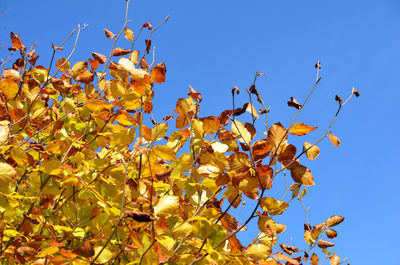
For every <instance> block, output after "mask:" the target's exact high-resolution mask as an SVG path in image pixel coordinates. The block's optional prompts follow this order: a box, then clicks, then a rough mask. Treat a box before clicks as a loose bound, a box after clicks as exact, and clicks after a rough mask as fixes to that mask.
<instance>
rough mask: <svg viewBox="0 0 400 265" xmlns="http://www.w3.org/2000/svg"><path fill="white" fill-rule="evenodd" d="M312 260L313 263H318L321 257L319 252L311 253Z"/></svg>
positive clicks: (313, 264)
mask: <svg viewBox="0 0 400 265" xmlns="http://www.w3.org/2000/svg"><path fill="white" fill-rule="evenodd" d="M310 261H311V265H318V261H319V258H318V256H317V254H315V253H313V254H312V255H311V259H310Z"/></svg>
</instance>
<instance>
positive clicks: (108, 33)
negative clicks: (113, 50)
mask: <svg viewBox="0 0 400 265" xmlns="http://www.w3.org/2000/svg"><path fill="white" fill-rule="evenodd" d="M104 33H105V34H106V37H107V39H113V38H115V37H117V35H115V34H114V33H112V32H111V31H109V30H108V29H104Z"/></svg>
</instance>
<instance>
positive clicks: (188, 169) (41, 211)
mask: <svg viewBox="0 0 400 265" xmlns="http://www.w3.org/2000/svg"><path fill="white" fill-rule="evenodd" d="M128 6H129V1H127V10H128ZM126 13H128V12H126ZM167 20H168V17H167V18H166V19H165V20H164V21H163V22H162V23H161V24H160V25H159V26H157V27H154V28H153V26H152V25H151V24H150V23H148V22H147V23H144V24H143V26H142V28H141V30H140V32H139V33H138V34H137V36H136V37H135V36H134V33H133V31H132V30H131V29H129V28H128V27H127V26H128V23H129V21H128V18H127V17H126V18H125V24H124V26H123V27H122V29H121V31H120V32H119V33H118V34H117V35H115V34H114V33H112V32H111V31H109V30H107V29H105V30H104V32H105V35H106V37H107V38H109V39H113V40H114V41H113V44H112V48H111V51H110V54H109V55H108V56H105V55H103V54H100V53H97V52H93V53H92V56H93V59H88V61H79V62H75V63H74V64H72V63H71V62H70V58H71V56H72V54H73V53H74V51H75V48H76V41H77V40H78V37H79V34H80V32H81V31H82V30H83V29H84V28H85V27H78V29H77V32H76V33H77V34H76V35H75V46H74V48H73V49H72V51H71V52H70V54H69V56H68V57H67V58H59V59H57V54H58V51H60V50H62V49H63V47H62V46H63V45H64V43H65V42H66V41H68V40H69V39H70V38H71V37H72V36H73V35H74V33H75V32H73V33H71V35H70V36H68V37H67V39H66V40H65V41H63V42H62V43H61V44H60V45H58V46H55V45H53V47H52V50H53V53H52V59H51V63H50V67H48V68H45V67H43V66H40V65H36V61H37V58H38V55H37V54H35V50H34V46H35V45H32V47H31V48H30V49H27V48H26V46H25V45H24V44H23V42H22V40H21V38H20V36H18V35H16V34H14V33H11V43H12V46H11V48H10V49H9V50H10V51H11V52H12V54H13V55H14V56H15V55H16V54H17V55H18V58H17V59H16V60H15V62H13V64H12V65H8V64H9V62H11V60H8V61H5V62H4V63H3V64H2V68H3V69H5V70H4V71H2V72H3V74H2V76H1V79H0V114H1V121H0V150H1V162H0V192H1V196H0V207H1V208H0V212H1V213H2V215H1V219H0V220H1V225H0V232H1V235H0V236H1V245H0V255H1V256H0V258H1V259H3V260H8V263H9V264H15V263H20V264H32V263H33V264H51V263H52V264H88V263H90V264H106V263H107V264H269V265H272V264H282V263H281V262H286V264H300V263H305V262H311V264H313V265H315V264H319V263H318V262H319V261H318V259H319V258H318V255H317V254H316V253H314V250H315V247H316V246H318V247H319V248H321V249H322V251H323V252H324V253H325V257H326V258H329V259H330V264H331V265H334V264H340V263H341V262H342V261H343V260H342V261H340V258H339V256H338V255H337V254H335V253H334V252H331V251H328V250H327V249H328V248H329V249H331V248H332V247H333V246H334V243H331V242H328V241H326V240H325V239H324V238H325V237H328V238H329V239H333V238H335V237H336V235H337V233H336V231H335V230H333V229H332V228H331V227H333V226H336V225H338V224H339V223H341V222H342V221H343V219H344V218H343V217H341V216H338V215H333V216H331V217H329V218H327V220H326V222H324V223H321V224H316V225H311V224H309V223H307V224H305V225H304V239H305V242H306V246H305V247H303V248H301V247H300V246H299V247H295V246H291V245H285V244H279V246H278V243H279V242H278V240H279V236H280V234H281V233H283V232H284V231H285V229H286V226H285V225H284V224H280V223H278V222H276V221H275V220H274V218H275V216H277V215H281V214H283V213H284V212H285V210H286V209H287V208H288V207H289V205H290V203H291V202H292V201H294V200H296V199H297V200H300V201H302V197H303V196H304V195H305V194H306V192H307V189H306V187H307V186H312V185H314V178H313V175H312V174H311V171H310V170H309V169H308V168H307V167H305V166H303V165H302V164H301V160H300V159H305V157H304V156H306V157H307V158H308V159H310V160H314V159H315V158H317V156H318V155H319V152H320V150H319V148H318V147H317V144H318V143H319V142H320V141H322V140H324V139H325V138H327V137H328V138H329V139H330V141H331V142H332V143H333V144H334V145H335V146H336V147H338V146H339V145H340V140H339V139H338V138H337V137H336V136H334V135H333V134H332V133H331V132H330V131H331V128H332V125H333V122H334V121H335V120H336V118H337V116H338V114H339V113H340V111H341V108H342V107H343V106H344V105H345V104H346V103H347V102H348V100H349V99H350V98H351V97H352V96H353V95H355V96H357V97H358V96H359V93H358V91H357V90H355V89H353V90H352V92H351V93H350V96H349V97H348V98H347V99H346V101H344V102H343V101H342V99H341V98H340V97H339V96H336V101H337V103H338V110H337V113H336V114H335V116H334V118H333V120H332V122H331V124H330V125H329V126H328V128H327V130H326V132H325V133H323V134H322V135H321V137H320V139H319V140H318V141H316V142H314V143H308V142H305V143H304V146H303V149H302V151H297V148H296V147H295V146H294V145H292V144H289V140H290V137H289V136H291V135H297V136H303V135H306V134H308V133H310V132H312V131H314V130H315V129H317V127H311V126H308V125H306V124H304V123H301V122H300V123H296V118H297V116H298V114H299V113H300V112H301V110H302V108H303V106H304V105H305V104H306V103H307V101H308V99H309V98H310V96H311V94H312V93H313V91H314V89H315V88H316V87H317V84H318V82H319V80H320V78H319V71H320V69H321V64H320V63H319V62H318V63H317V64H316V65H315V67H316V71H317V78H316V81H315V84H314V86H313V88H312V89H311V91H310V93H309V95H308V96H307V98H306V100H305V101H304V102H303V103H299V102H298V101H297V100H296V99H294V98H293V97H292V98H291V99H290V101H288V106H289V107H292V108H294V109H296V114H295V115H294V117H293V119H292V121H291V122H290V124H289V125H288V126H283V125H282V124H281V123H279V122H278V123H275V124H272V125H269V122H268V121H269V119H268V112H269V108H267V107H266V106H265V104H264V102H263V100H262V98H261V96H260V94H259V92H258V90H257V88H256V81H257V79H258V78H260V77H262V76H263V74H262V73H258V72H257V73H256V74H255V78H254V81H253V82H252V84H251V85H250V87H249V89H246V92H247V94H248V97H249V102H248V103H246V104H244V105H243V106H240V107H237V106H235V97H237V96H238V95H239V93H240V90H239V88H237V87H234V88H233V89H232V91H231V93H232V101H233V107H232V108H231V109H228V110H225V111H222V112H221V113H218V114H219V115H215V116H207V117H200V103H201V101H202V96H201V93H199V92H197V91H196V90H195V89H193V88H192V87H190V86H189V94H188V97H186V98H180V99H178V101H177V103H176V108H175V111H174V114H172V115H166V116H165V117H164V118H163V120H164V121H163V122H161V121H155V120H154V118H153V117H152V111H153V104H152V99H153V97H154V96H155V88H156V87H158V86H159V85H161V84H162V83H164V81H165V78H166V65H165V64H164V63H158V64H155V60H154V54H153V53H152V47H153V46H152V45H153V44H152V40H151V37H152V35H153V33H154V32H155V31H156V30H157V29H158V28H159V27H160V26H161V25H162V24H163V23H164V22H166V21H167ZM145 33H146V34H148V36H147V37H146V39H145V48H144V50H143V51H142V52H140V51H139V50H135V49H136V47H137V46H136V45H137V44H136V41H137V40H138V38H139V37H140V35H141V34H145ZM122 35H124V37H125V38H126V39H127V40H129V41H130V42H131V47H128V48H126V47H125V48H119V47H116V45H117V42H118V40H119V39H120V37H121V36H122ZM11 58H13V57H11ZM149 58H150V59H151V60H152V61H151V63H150V64H149V63H148V61H147V60H148V59H149ZM53 60H54V61H55V68H54V65H53ZM71 66H72V67H71ZM100 66H101V67H100ZM89 67H90V68H89ZM242 90H243V89H242ZM246 92H244V93H246ZM255 101H257V104H259V105H260V106H261V109H260V110H259V111H257V110H256V108H255V103H256V102H255ZM246 112H247V113H248V114H246V115H249V116H248V117H250V120H249V121H248V122H245V121H244V120H243V119H242V117H244V116H245V115H243V114H244V113H246ZM262 117H265V118H266V128H265V135H266V137H265V138H262V139H258V140H257V139H255V133H256V129H255V126H254V125H255V123H256V122H257V121H258V120H259V119H261V118H262ZM239 119H241V120H242V121H240V120H239ZM286 172H287V173H288V174H289V173H290V175H291V177H292V179H293V183H292V184H291V185H290V187H287V188H286V190H285V191H284V192H285V195H286V193H287V192H290V193H291V194H292V195H291V197H290V198H289V199H287V198H286V199H285V196H284V198H283V199H277V198H274V197H268V195H267V191H268V190H270V189H272V188H273V184H274V180H275V179H276V178H277V177H279V176H281V175H282V174H286ZM244 196H246V197H248V198H249V199H251V200H254V202H255V207H252V208H249V209H248V216H247V217H246V219H245V220H244V222H242V223H239V222H238V221H237V220H236V218H235V216H234V215H233V214H232V215H231V210H232V208H236V207H238V206H239V205H240V204H241V203H242V200H243V198H244ZM253 219H256V220H257V225H258V228H259V231H260V233H259V234H258V236H257V237H256V238H254V241H253V242H252V243H251V244H250V245H248V246H243V245H242V243H241V242H240V238H239V236H238V235H239V234H240V232H241V231H243V230H244V229H245V227H246V226H247V225H248V224H249V222H250V221H251V220H253Z"/></svg>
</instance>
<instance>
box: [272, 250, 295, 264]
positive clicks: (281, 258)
mask: <svg viewBox="0 0 400 265" xmlns="http://www.w3.org/2000/svg"><path fill="white" fill-rule="evenodd" d="M281 253H282V252H281ZM274 258H275V259H279V260H284V261H287V262H288V263H289V264H290V265H299V262H298V261H297V260H295V259H293V258H290V257H288V256H286V255H283V254H280V253H279V252H278V253H277V254H275V255H274ZM286 264H287V263H286Z"/></svg>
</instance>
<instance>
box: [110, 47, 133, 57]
mask: <svg viewBox="0 0 400 265" xmlns="http://www.w3.org/2000/svg"><path fill="white" fill-rule="evenodd" d="M131 51H132V50H127V49H122V48H115V49H114V50H113V56H122V55H126V54H129V53H130V52H131Z"/></svg>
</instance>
